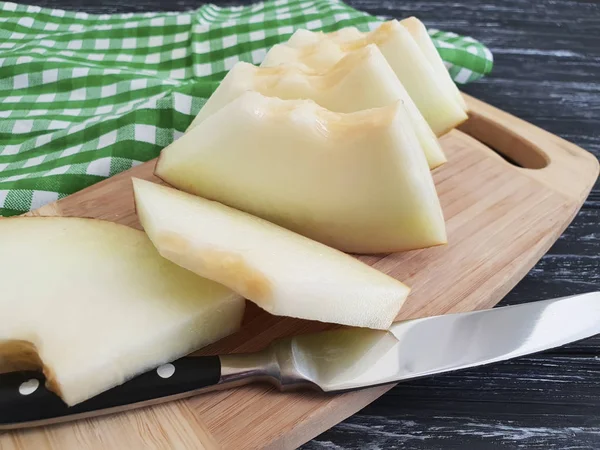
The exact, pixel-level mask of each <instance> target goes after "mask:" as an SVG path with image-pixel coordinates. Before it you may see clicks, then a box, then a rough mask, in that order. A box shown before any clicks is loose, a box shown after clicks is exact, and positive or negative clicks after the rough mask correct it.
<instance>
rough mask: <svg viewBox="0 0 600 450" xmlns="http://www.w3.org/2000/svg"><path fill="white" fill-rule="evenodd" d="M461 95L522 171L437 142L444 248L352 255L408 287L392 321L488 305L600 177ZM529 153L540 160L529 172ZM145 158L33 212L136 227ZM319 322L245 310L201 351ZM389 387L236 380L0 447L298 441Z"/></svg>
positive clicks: (472, 129)
mask: <svg viewBox="0 0 600 450" xmlns="http://www.w3.org/2000/svg"><path fill="white" fill-rule="evenodd" d="M467 101H468V104H469V107H470V109H471V119H470V121H467V122H466V124H465V125H464V127H463V128H464V130H466V131H468V132H469V133H472V134H473V135H481V136H485V137H486V140H487V143H488V144H489V145H490V146H491V147H493V148H494V149H496V150H497V151H498V152H500V153H501V154H507V153H508V154H509V153H510V152H511V151H513V149H514V147H515V146H519V148H520V153H521V155H520V157H522V159H521V162H522V164H523V165H524V166H525V167H517V166H515V165H513V164H511V163H509V162H507V161H506V160H505V159H503V158H502V157H501V156H500V155H499V154H498V153H495V152H494V151H493V150H491V149H490V148H488V147H487V146H485V145H483V144H482V143H480V142H479V141H478V140H476V139H474V138H473V137H470V136H469V135H468V134H466V133H464V132H461V131H458V130H454V131H452V132H450V133H449V134H447V135H446V136H444V137H443V138H442V145H443V147H444V150H445V152H446V155H447V156H448V163H446V164H445V165H444V166H442V167H440V168H438V169H436V170H435V171H434V179H435V182H436V188H437V190H438V193H439V195H440V200H441V203H442V208H443V210H444V215H445V218H446V225H447V229H448V241H449V243H448V245H445V246H439V247H435V248H429V249H424V250H417V251H411V252H403V253H396V254H390V255H378V256H361V257H360V258H361V259H362V260H364V261H365V262H367V263H368V264H370V265H372V266H373V267H375V268H377V269H378V270H380V271H382V272H384V273H387V274H389V275H391V276H393V277H395V278H398V279H400V280H402V281H404V282H406V283H407V284H408V285H409V286H411V288H412V292H411V295H410V296H409V298H408V300H407V302H406V304H405V306H404V307H403V308H402V309H401V311H400V314H399V316H398V319H399V320H401V319H407V318H416V317H424V316H430V315H437V314H443V313H447V312H461V311H470V310H473V309H482V308H488V307H491V306H493V305H495V304H496V303H497V302H498V301H499V300H500V299H501V298H502V297H504V295H506V293H507V292H508V291H509V290H510V289H511V288H512V287H513V286H514V285H515V284H516V283H517V282H518V281H519V280H520V279H521V278H522V277H523V276H524V275H525V274H526V273H527V272H528V271H529V269H530V268H531V267H532V266H533V265H534V264H535V262H536V261H537V260H538V259H539V258H541V256H542V255H543V254H544V253H545V252H546V251H547V250H548V249H549V248H550V246H551V245H552V244H553V243H554V241H555V240H556V239H557V238H558V236H559V235H560V234H561V233H562V231H563V230H564V229H565V228H566V226H567V225H568V224H569V223H570V221H571V219H572V218H573V217H574V215H575V214H576V212H577V210H578V209H579V207H580V206H581V204H582V202H583V200H584V198H585V197H586V196H587V193H588V192H589V190H590V188H591V187H592V185H593V183H594V181H595V180H596V177H597V175H598V162H597V160H596V158H595V157H594V156H593V155H591V154H589V153H587V152H585V151H583V150H582V149H580V148H578V147H577V146H575V145H573V144H571V143H569V142H566V141H564V140H562V139H560V138H558V137H556V136H554V135H551V134H549V133H547V132H545V131H543V130H541V129H539V128H536V127H534V126H533V125H529V124H527V123H526V122H524V121H522V120H520V119H517V118H515V117H513V116H510V115H508V114H506V113H503V112H501V111H499V110H497V109H496V108H493V107H491V106H489V105H486V104H485V103H483V102H480V101H477V100H475V99H473V98H467ZM527 154H529V155H530V156H525V155H527ZM532 155H535V156H532ZM536 156H537V157H538V158H541V159H540V160H541V161H542V162H543V164H537V166H538V168H537V169H532V168H530V167H529V166H530V163H531V162H532V161H535V157H536ZM154 165H155V161H150V162H148V163H146V164H143V165H141V166H138V167H136V168H134V169H132V170H130V171H127V172H124V173H122V174H119V175H117V176H115V177H112V178H110V179H108V180H106V181H103V182H101V183H98V184H96V185H94V186H92V187H90V188H88V189H85V190H83V191H81V192H79V193H77V194H74V195H72V196H69V197H67V198H65V199H63V200H61V201H59V202H57V203H54V204H50V205H46V206H44V207H42V208H40V209H38V210H36V211H34V212H33V213H31V214H32V215H49V216H54V215H60V216H75V217H94V218H99V219H104V220H110V221H115V222H119V223H122V224H125V225H129V226H133V227H139V223H138V221H137V217H136V214H135V208H134V205H133V195H132V186H131V177H132V176H136V177H140V178H145V179H151V180H154V181H157V182H158V181H159V180H158V179H157V178H156V177H154V175H153V169H154ZM541 165H543V166H544V167H539V166H541ZM325 327H328V325H326V324H322V323H314V322H308V321H301V320H295V319H290V318H281V317H274V316H271V315H269V314H267V313H266V312H264V311H262V310H260V309H258V308H256V307H253V308H250V309H249V311H248V312H247V314H246V316H245V319H244V324H243V326H242V330H241V331H240V332H239V333H237V334H236V335H233V336H230V337H229V338H227V339H225V340H222V341H220V342H218V343H216V344H215V345H213V346H210V347H209V348H206V349H203V350H202V351H201V352H199V353H200V354H214V353H229V352H246V351H254V350H258V349H260V348H262V347H264V346H266V345H267V344H268V343H270V342H271V341H272V340H274V339H275V338H277V337H280V336H284V335H289V334H298V333H302V332H310V331H319V330H322V329H324V328H325ZM389 388H390V386H383V387H376V388H370V389H364V390H360V391H356V392H352V393H348V394H343V395H323V394H317V393H311V392H298V393H287V394H281V393H279V392H276V391H275V390H274V389H273V388H270V387H268V386H250V387H242V388H238V389H233V390H230V391H223V392H214V393H209V394H205V395H201V396H197V397H193V398H189V399H185V400H181V401H177V402H172V403H168V404H164V405H161V406H159V407H151V408H144V409H139V410H134V411H129V412H125V413H120V414H115V415H113V416H110V417H99V418H93V419H84V420H80V421H78V422H76V423H74V424H70V423H66V424H61V425H56V426H50V427H38V428H33V429H27V430H15V431H12V432H7V433H4V434H3V435H0V446H2V448H6V449H12V448H33V447H36V448H51V449H61V450H62V449H77V448H81V447H92V448H97V447H106V446H109V447H112V446H113V444H114V443H115V442H117V441H119V440H122V441H123V442H127V446H128V447H132V448H136V447H142V446H143V447H147V446H153V445H154V444H156V445H157V446H159V447H160V446H163V445H166V444H167V443H168V445H169V446H172V447H175V448H213V447H215V446H216V447H219V448H226V449H242V448H273V449H285V448H295V447H297V446H298V445H300V444H303V443H304V442H306V441H307V440H309V439H311V438H312V437H314V436H315V435H317V434H318V433H320V432H323V431H325V430H326V429H327V428H329V427H331V426H333V425H334V424H336V423H338V422H339V421H341V420H343V419H344V418H346V417H348V416H349V415H351V414H353V413H355V412H356V411H358V410H359V409H361V408H362V407H364V406H366V405H367V404H368V403H370V402H371V401H373V400H374V399H376V398H377V397H379V396H380V395H382V394H383V393H384V392H386V391H387V390H388V389H389ZM135 424H143V427H142V428H139V427H135V426H133V425H135ZM154 440H155V442H154Z"/></svg>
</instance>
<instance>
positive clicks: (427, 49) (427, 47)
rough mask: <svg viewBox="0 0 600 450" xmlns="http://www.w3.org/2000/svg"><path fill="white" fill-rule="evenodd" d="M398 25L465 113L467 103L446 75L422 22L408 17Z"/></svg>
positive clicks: (444, 67) (446, 72)
mask: <svg viewBox="0 0 600 450" xmlns="http://www.w3.org/2000/svg"><path fill="white" fill-rule="evenodd" d="M400 25H402V26H403V27H404V28H406V29H407V30H408V32H409V33H410V35H411V36H412V37H413V39H414V40H415V42H416V43H417V45H418V46H419V48H420V49H421V51H422V52H423V54H424V55H425V58H427V60H428V61H429V64H431V67H432V68H433V70H434V71H435V72H436V75H437V77H438V81H439V83H441V84H442V85H443V87H444V89H446V90H447V91H448V92H452V94H453V95H454V98H455V99H456V101H457V102H458V103H459V104H460V105H461V107H462V108H463V109H464V110H465V111H467V109H468V108H467V103H466V102H465V99H464V98H463V96H462V94H461V93H460V91H459V90H458V87H457V86H456V84H455V83H454V81H452V78H451V77H450V74H449V73H448V69H446V66H445V65H444V61H443V60H442V57H441V56H440V54H439V53H438V51H437V49H436V48H435V45H434V44H433V41H432V40H431V37H430V36H429V33H428V32H427V28H426V27H425V25H423V22H421V21H420V20H419V19H417V18H416V17H409V18H407V19H404V20H401V21H400Z"/></svg>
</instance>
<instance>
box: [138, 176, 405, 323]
mask: <svg viewBox="0 0 600 450" xmlns="http://www.w3.org/2000/svg"><path fill="white" fill-rule="evenodd" d="M134 191H135V202H136V208H137V211H138V216H139V218H140V222H141V223H142V225H143V226H144V229H145V230H146V233H147V234H148V236H149V237H150V239H151V240H152V242H153V243H154V245H155V246H156V248H157V249H158V251H159V252H160V254H161V255H162V256H164V257H165V258H167V259H169V260H171V261H173V262H174V263H176V264H179V265H180V266H182V267H185V268H186V269H188V270H191V271H193V272H195V273H197V274H198V275H201V276H203V277H206V278H209V279H212V280H215V281H217V282H219V283H222V284H224V285H225V286H227V287H229V288H231V289H233V290H234V291H236V292H238V293H239V294H241V295H243V296H244V297H246V298H247V299H249V300H251V301H253V302H254V303H256V304H257V305H259V306H260V307H261V308H263V309H265V310H266V311H268V312H270V313H271V314H275V315H282V316H290V317H298V318H302V319H310V320H318V321H322V322H333V323H340V324H344V325H352V326H357V327H368V328H378V329H386V328H388V327H389V326H390V325H391V323H392V321H393V320H394V318H395V317H396V315H397V313H398V311H399V309H400V307H401V306H402V303H403V302H404V300H405V298H406V296H407V295H408V292H409V289H408V288H407V287H406V286H404V285H403V284H402V283H400V282H399V281H397V280H395V279H393V278H391V277H389V276H387V275H384V274H383V273H381V272H378V271H377V270H375V269H373V268H372V267H370V266H368V265H366V264H363V263H362V262H360V261H358V260H357V259H355V258H353V257H351V256H349V255H346V254H345V253H342V252H339V251H337V250H334V249H332V248H329V247H327V246H325V245H323V244H320V243H318V242H315V241H312V240H310V239H307V238H305V237H303V236H300V235H299V234H296V233H293V232H291V231H289V230H286V229H284V228H281V227H279V226H277V225H274V224H272V223H270V222H267V221H265V220H262V219H260V218H258V217H255V216H252V215H250V214H246V213H244V212H241V211H238V210H236V209H233V208H229V207H227V206H225V205H223V204H221V203H217V202H213V201H210V200H206V199H204V198H201V197H195V196H193V195H190V194H186V193H184V192H181V191H177V190H175V189H172V188H169V187H166V186H160V185H158V184H153V183H150V182H148V181H142V180H139V179H134Z"/></svg>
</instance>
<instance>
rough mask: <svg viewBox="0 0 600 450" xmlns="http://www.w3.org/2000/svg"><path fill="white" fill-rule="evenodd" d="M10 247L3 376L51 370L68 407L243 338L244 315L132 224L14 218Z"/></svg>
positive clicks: (7, 228) (0, 346)
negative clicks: (232, 337)
mask: <svg viewBox="0 0 600 450" xmlns="http://www.w3.org/2000/svg"><path fill="white" fill-rule="evenodd" d="M0 248H1V249H2V250H1V251H0V284H1V285H2V293H1V294H0V372H8V371H13V370H19V369H29V370H31V369H42V370H43V372H44V374H45V375H46V384H47V386H48V387H49V388H50V389H51V390H52V391H54V392H55V393H57V394H58V395H60V397H61V398H62V399H63V400H64V401H65V402H66V403H67V404H68V405H74V404H76V403H79V402H82V401H84V400H86V399H88V398H90V397H93V396H94V395H97V394H99V393H101V392H103V391H105V390H107V389H110V388H112V387H114V386H117V385H119V384H122V383H123V382H125V381H126V380H128V379H129V378H132V377H134V376H135V375H137V374H140V373H142V372H146V371H147V370H149V369H152V368H153V367H156V366H158V365H160V364H163V363H165V362H168V361H172V360H174V359H177V358H179V357H181V356H184V355H185V354H187V353H190V352H191V351H194V350H196V349H198V348H200V347H203V346H205V345H207V344H209V343H211V342H214V341H217V340H218V339H220V338H222V337H224V336H227V335H228V334H231V333H233V332H235V331H236V330H237V329H238V328H239V326H240V323H241V320H242V316H243V313H244V307H245V301H244V299H243V298H242V297H240V296H239V295H237V294H235V293H233V292H232V291H230V290H229V289H227V288H225V287H224V286H222V285H219V284H217V283H214V282H212V281H209V280H206V279H203V278H200V277H199V276H197V275H195V274H193V273H191V272H189V271H187V270H184V269H182V268H181V267H178V266H177V265H175V264H173V263H171V262H170V261H167V260H166V259H164V258H162V257H161V256H160V255H159V254H158V252H157V251H156V249H155V248H154V247H153V246H152V243H151V242H150V240H149V239H148V237H147V236H146V235H145V234H144V233H143V232H142V231H139V230H134V229H132V228H129V227H126V226H123V225H118V224H115V223H111V222H104V221H99V220H92V219H78V218H59V217H22V218H16V219H4V220H0Z"/></svg>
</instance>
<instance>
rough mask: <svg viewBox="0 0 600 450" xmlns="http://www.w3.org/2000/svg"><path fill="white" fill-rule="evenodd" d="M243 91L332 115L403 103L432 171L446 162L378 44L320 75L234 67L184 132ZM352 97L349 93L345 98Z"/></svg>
mask: <svg viewBox="0 0 600 450" xmlns="http://www.w3.org/2000/svg"><path fill="white" fill-rule="evenodd" d="M247 91H257V92H260V93H261V94H263V95H265V96H268V97H279V98H281V99H286V100H288V99H290V100H293V99H310V100H313V101H315V102H316V103H317V104H319V105H321V106H322V107H324V108H326V109H329V110H330V111H335V112H344V113H350V112H356V111H361V110H364V109H370V108H376V107H380V106H385V105H389V104H391V103H394V102H396V101H398V100H400V101H402V102H403V103H404V106H405V107H406V110H407V112H408V115H409V117H410V120H411V123H412V126H413V129H414V131H415V133H416V135H417V138H418V140H419V143H420V144H421V147H422V148H423V151H424V152H425V155H426V156H427V162H428V163H429V167H430V168H431V169H433V168H435V167H438V166H439V165H441V164H443V163H444V162H445V161H446V158H445V156H444V153H443V151H442V149H441V146H440V144H439V142H438V140H437V137H436V136H435V134H434V133H433V131H432V130H431V127H429V125H428V124H427V122H426V121H425V119H424V118H423V116H422V114H421V113H420V112H419V109H418V108H417V106H416V105H415V103H414V102H413V101H412V99H411V98H410V96H409V95H408V93H407V92H406V89H404V86H402V83H400V80H399V79H398V77H397V76H396V74H395V73H394V71H393V70H392V68H391V67H390V65H389V64H388V62H387V61H386V59H385V57H384V56H383V55H382V53H381V51H380V50H379V48H377V46H376V45H373V44H371V45H367V46H366V47H364V48H362V49H360V50H357V51H356V52H352V53H349V54H347V55H346V56H345V57H344V58H342V59H341V60H340V61H339V62H338V63H337V64H336V65H335V66H333V67H332V68H330V69H329V70H327V71H325V72H322V73H319V72H316V71H313V70H309V69H302V68H299V67H297V66H288V65H283V66H278V67H256V66H254V65H252V64H248V63H245V62H239V63H237V64H236V65H235V66H234V67H233V68H232V69H231V70H230V71H229V73H228V74H227V76H226V77H225V79H224V80H223V81H222V82H221V84H220V85H219V87H218V88H217V90H216V91H215V92H214V94H213V95H212V96H211V97H210V98H209V99H208V101H207V102H206V104H205V105H204V106H203V108H202V109H201V110H200V113H199V114H198V116H196V118H195V119H194V121H193V122H192V124H191V125H190V127H189V128H188V130H190V129H192V128H194V127H195V126H197V125H198V124H200V123H201V122H202V121H203V120H205V119H206V118H207V117H208V116H210V115H212V114H214V113H215V112H217V111H218V110H220V109H221V108H223V106H225V105H227V104H228V103H230V102H231V101H232V100H235V99H236V98H238V97H239V96H240V95H242V94H244V93H245V92H247ZM349 93H351V95H349Z"/></svg>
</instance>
